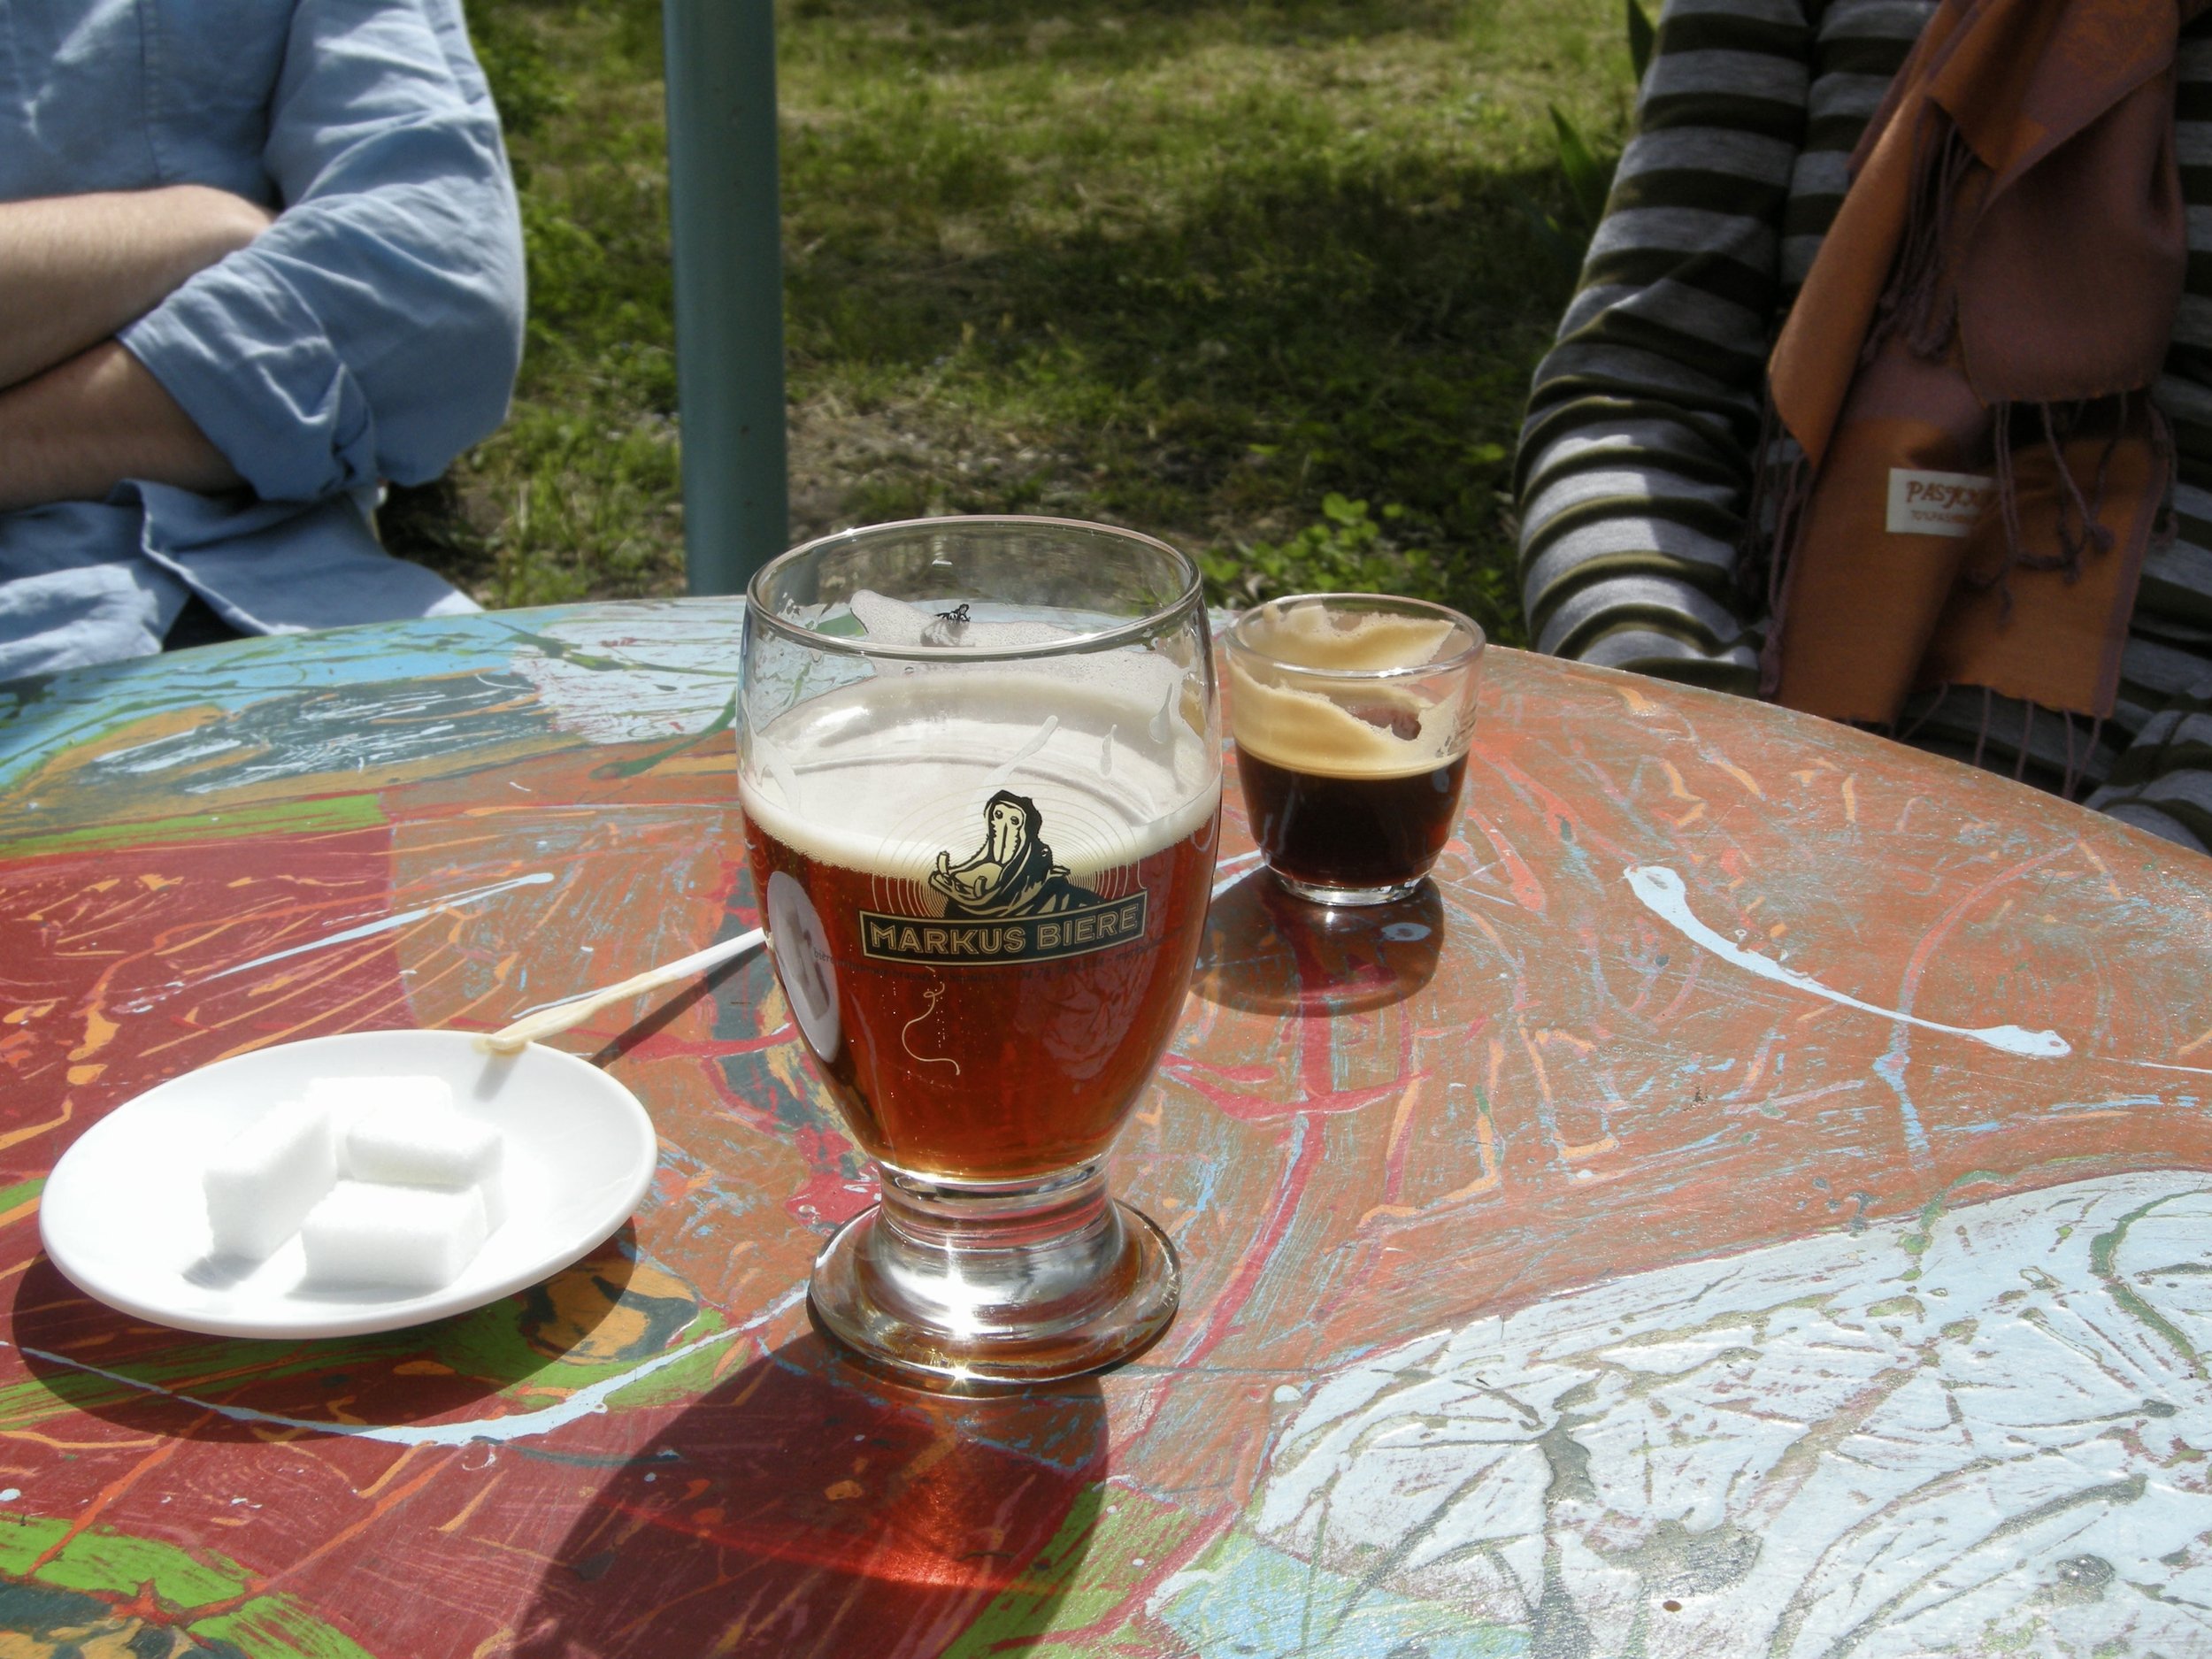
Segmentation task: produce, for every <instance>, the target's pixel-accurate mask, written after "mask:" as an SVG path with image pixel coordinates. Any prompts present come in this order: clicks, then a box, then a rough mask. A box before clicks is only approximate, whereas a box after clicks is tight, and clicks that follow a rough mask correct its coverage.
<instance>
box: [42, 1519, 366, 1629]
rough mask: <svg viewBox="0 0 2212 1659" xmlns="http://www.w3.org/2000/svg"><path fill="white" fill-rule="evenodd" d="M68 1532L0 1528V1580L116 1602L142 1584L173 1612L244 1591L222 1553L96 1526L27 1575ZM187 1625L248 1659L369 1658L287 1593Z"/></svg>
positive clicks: (241, 1572)
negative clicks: (189, 1549) (188, 1549)
mask: <svg viewBox="0 0 2212 1659" xmlns="http://www.w3.org/2000/svg"><path fill="white" fill-rule="evenodd" d="M68 1531H69V1524H68V1523H67V1522H66V1521H64V1520H61V1519H58V1518H51V1517H44V1516H26V1517H22V1518H21V1519H20V1520H19V1521H15V1522H9V1523H0V1579H4V1578H13V1579H15V1580H17V1581H18V1582H27V1583H32V1584H39V1585H44V1586H50V1587H52V1588H54V1589H57V1590H71V1591H75V1592H77V1593H79V1594H85V1595H90V1596H93V1597H96V1598H100V1599H108V1598H112V1599H115V1600H120V1601H129V1600H131V1599H132V1598H134V1597H135V1596H136V1595H137V1594H139V1592H140V1591H141V1590H142V1589H143V1588H145V1587H146V1586H149V1585H150V1586H152V1587H153V1593H154V1594H155V1596H156V1597H157V1599H158V1600H159V1601H161V1602H163V1603H164V1604H165V1606H167V1607H169V1608H173V1609H176V1610H177V1611H178V1612H180V1613H189V1612H191V1611H192V1609H195V1608H201V1607H206V1606H208V1605H209V1604H210V1603H211V1602H218V1601H229V1600H230V1599H231V1598H233V1597H234V1596H236V1595H238V1594H242V1592H243V1591H244V1590H245V1587H246V1583H247V1575H246V1571H245V1569H243V1568H242V1567H241V1566H240V1565H239V1564H238V1563H236V1562H234V1561H233V1560H231V1559H230V1558H229V1557H228V1556H227V1555H218V1554H215V1553H213V1552H210V1553H209V1554H207V1555H204V1556H195V1555H188V1554H187V1553H186V1552H185V1551H183V1550H181V1549H179V1548H176V1546H174V1545H173V1544H165V1543H160V1542H157V1541H156V1540H152V1539H147V1538H133V1537H131V1536H130V1535H129V1534H127V1533H124V1532H110V1531H108V1530H106V1529H105V1528H99V1527H96V1528H94V1529H93V1530H92V1531H90V1532H83V1533H81V1534H79V1535H78V1536H77V1537H75V1538H73V1539H70V1540H69V1542H68V1544H67V1545H66V1546H65V1547H64V1548H63V1549H62V1550H61V1552H60V1553H59V1554H58V1555H56V1556H55V1557H54V1559H53V1560H52V1561H50V1562H49V1563H46V1565H44V1566H43V1567H40V1568H38V1569H37V1570H36V1571H33V1566H32V1563H35V1562H36V1561H37V1560H38V1558H39V1557H40V1556H41V1555H43V1554H45V1553H46V1551H47V1550H49V1549H50V1548H53V1547H54V1546H55V1545H56V1544H58V1543H59V1542H60V1541H61V1540H62V1539H63V1538H64V1537H65V1536H67V1534H68ZM188 1628H189V1632H190V1633H191V1634H192V1635H193V1636H195V1637H196V1638H198V1639H199V1640H201V1641H203V1642H207V1643H229V1644H232V1645H233V1650H234V1651H236V1652H239V1653H242V1654H244V1655H248V1659H373V1655H370V1654H368V1653H367V1652H365V1650H364V1649H363V1648H361V1647H358V1646H357V1645H356V1644H355V1643H354V1642H352V1641H350V1640H348V1639H347V1638H346V1637H345V1636H343V1635H342V1634H340V1633H339V1632H337V1631H335V1630H333V1629H332V1628H331V1627H330V1626H329V1625H327V1624H324V1623H322V1622H321V1621H320V1620H319V1619H317V1618H316V1617H313V1616H312V1615H311V1614H310V1613H308V1612H306V1611H305V1610H304V1609H302V1608H301V1607H300V1606H299V1605H298V1604H297V1603H296V1602H295V1601H292V1600H291V1598H290V1597H288V1596H276V1595H265V1596H257V1597H256V1598H255V1599H254V1600H252V1601H248V1602H246V1603H244V1604H243V1605H242V1606H241V1607H238V1608H235V1609H233V1610H231V1611H230V1612H227V1613H220V1614H217V1615H215V1616H214V1617H210V1618H204V1619H201V1620H199V1621H198V1622H197V1623H196V1624H192V1625H190V1626H189V1627H188Z"/></svg>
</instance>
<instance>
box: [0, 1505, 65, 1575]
mask: <svg viewBox="0 0 2212 1659" xmlns="http://www.w3.org/2000/svg"><path fill="white" fill-rule="evenodd" d="M68 1531H69V1523H68V1522H66V1521H61V1520H48V1519H47V1518H46V1517H44V1516H42V1515H26V1516H22V1517H18V1518H16V1519H13V1520H9V1521H4V1522H0V1578H22V1577H23V1576H24V1575H25V1574H26V1573H27V1572H29V1571H30V1570H31V1563H33V1562H35V1561H36V1560H37V1559H38V1558H39V1557H40V1556H41V1555H44V1554H45V1553H46V1552H47V1551H48V1550H49V1549H50V1548H53V1547H54V1546H55V1545H56V1544H58V1543H59V1542H60V1541H61V1539H62V1535H63V1534H64V1533H65V1532H68Z"/></svg>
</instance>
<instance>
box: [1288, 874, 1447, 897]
mask: <svg viewBox="0 0 2212 1659" xmlns="http://www.w3.org/2000/svg"><path fill="white" fill-rule="evenodd" d="M1268 873H1269V874H1270V875H1272V876H1273V877H1274V878H1275V879H1276V880H1278V881H1279V882H1281V883H1282V885H1283V889H1284V891H1285V892H1287V893H1290V894H1293V895H1296V896H1297V897H1299V898H1302V899H1304V900H1305V901H1306V902H1309V903H1311V904H1394V903H1396V902H1398V901H1399V900H1400V899H1402V898H1407V897H1409V896H1410V895H1412V894H1414V893H1416V892H1417V891H1418V890H1419V889H1420V886H1421V884H1422V883H1423V882H1424V881H1425V880H1427V879H1428V878H1427V877H1426V876H1416V877H1414V878H1413V879H1412V880H1410V881H1392V882H1388V883H1386V885H1384V886H1382V887H1316V886H1314V884H1313V883H1312V882H1310V881H1294V880H1292V879H1290V877H1288V876H1286V875H1285V874H1284V873H1283V872H1281V871H1279V870H1271V871H1270V872H1268Z"/></svg>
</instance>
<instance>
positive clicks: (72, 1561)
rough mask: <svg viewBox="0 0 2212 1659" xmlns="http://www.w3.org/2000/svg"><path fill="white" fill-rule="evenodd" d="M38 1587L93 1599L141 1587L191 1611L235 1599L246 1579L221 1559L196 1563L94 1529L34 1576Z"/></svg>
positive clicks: (162, 1547)
mask: <svg viewBox="0 0 2212 1659" xmlns="http://www.w3.org/2000/svg"><path fill="white" fill-rule="evenodd" d="M32 1577H33V1578H36V1579H37V1580H38V1582H39V1583H41V1584H51V1585H58V1586H60V1587H61V1588H63V1589H65V1590H83V1591H86V1592H88V1593H89V1594H109V1595H122V1596H128V1595H133V1594H136V1593H137V1591H138V1588H139V1586H142V1585H146V1584H150V1585H152V1586H153V1587H154V1594H156V1595H157V1596H158V1597H160V1598H161V1600H162V1601H165V1602H167V1603H168V1604H169V1605H170V1606H171V1607H173V1608H179V1609H187V1610H188V1609H192V1608H196V1607H205V1606H206V1605H207V1604H208V1603H209V1602H210V1601H223V1600H225V1599H226V1598H227V1597H230V1596H234V1595H236V1594H238V1593H239V1592H240V1591H241V1590H243V1589H244V1588H245V1587H246V1575H245V1573H244V1571H242V1570H241V1569H240V1568H239V1566H238V1565H237V1563H234V1562H232V1561H229V1560H227V1559H226V1558H225V1557H223V1556H221V1555H211V1556H209V1557H208V1559H207V1560H205V1561H198V1560H195V1559H194V1558H193V1557H192V1556H190V1555H186V1554H185V1553H184V1551H182V1550H180V1549H179V1548H176V1547H175V1546H174V1545H173V1544H159V1543H156V1542H154V1541H153V1540H151V1539H145V1538H132V1537H130V1536H129V1535H127V1533H123V1532H107V1531H104V1530H98V1529H96V1530H95V1531H92V1532H83V1533H80V1534H79V1535H78V1536H77V1537H75V1538H73V1539H71V1540H69V1542H68V1544H67V1546H66V1547H65V1548H64V1549H63V1550H62V1552H61V1554H59V1555H57V1556H55V1557H54V1559H53V1560H51V1561H50V1562H48V1563H46V1565H44V1566H43V1567H41V1568H40V1569H39V1570H38V1571H36V1572H35V1573H34V1574H33V1575H32Z"/></svg>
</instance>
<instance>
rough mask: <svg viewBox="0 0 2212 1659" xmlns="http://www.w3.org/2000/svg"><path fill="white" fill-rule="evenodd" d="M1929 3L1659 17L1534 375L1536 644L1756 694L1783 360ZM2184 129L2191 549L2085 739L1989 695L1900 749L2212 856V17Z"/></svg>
mask: <svg viewBox="0 0 2212 1659" xmlns="http://www.w3.org/2000/svg"><path fill="white" fill-rule="evenodd" d="M1934 11H1935V7H1934V4H1932V0H1826V3H1825V4H1824V3H1823V0H1667V4H1665V7H1664V9H1663V13H1662V15H1661V19H1660V23H1659V35H1658V44H1657V49H1656V50H1655V53H1654V55H1653V58H1652V61H1651V65H1650V67H1649V69H1648V70H1647V73H1646V74H1645V77H1644V82H1643V86H1642V88H1641V89H1640V96H1639V98H1638V103H1637V128H1636V133H1635V135H1634V136H1633V137H1632V139H1631V140H1630V142H1629V144H1628V146H1627V149H1626V150H1625V151H1624V154H1623V156H1622V157H1621V165H1620V171H1619V173H1617V175H1616V177H1615V180H1614V183H1613V192H1612V196H1611V198H1610V199H1609V201H1608V203H1607V204H1606V211H1605V216H1604V219H1603V220H1602V221H1601V224H1600V225H1599V227H1598V231H1597V234H1596V237H1595V238H1594V241H1593V242H1592V243H1591V246H1590V251H1589V255H1588V257H1587V259H1586V263H1585V265H1584V266H1583V272H1582V280H1581V284H1580V286H1579V288H1578V290H1577V292H1576V294H1575V297H1574V300H1573V302H1572V303H1571V304H1570V305H1569V307H1568V309H1567V314H1566V316H1565V318H1564V319H1563V320H1562V322H1561V324H1560V328H1559V337H1558V341H1557V342H1556V344H1555V346H1554V347H1553V349H1552V350H1551V351H1550V353H1549V354H1548V356H1546V357H1545V358H1544V360H1543V362H1542V363H1541V364H1540V365H1539V366H1538V368H1537V371H1536V377H1535V383H1534V387H1533V389H1532V393H1531V396H1530V400H1529V410H1528V419H1527V421H1526V424H1525V426H1524V427H1523V429H1522V434H1521V449H1520V456H1519V460H1518V463H1517V479H1516V483H1517V490H1518V494H1519V502H1520V512H1521V588H1522V599H1523V603H1524V604H1525V607H1526V609H1527V615H1528V625H1529V633H1530V635H1531V637H1532V639H1533V640H1534V641H1536V644H1537V646H1538V649H1541V650H1545V651H1548V652H1552V653H1554V654H1555V655H1560V656H1566V657H1578V658H1580V659H1581V660H1583V661H1586V662H1593V663H1602V664H1608V665H1609V666H1612V667H1617V668H1629V669H1635V670H1639V671H1641V672H1646V673H1650V674H1656V675H1660V676H1663V677H1665V678H1668V679H1672V680H1684V681H1687V682H1689V683H1692V684H1696V685H1702V686H1711V687H1721V688H1724V689H1727V690H1732V691H1738V692H1742V693H1745V694H1747V695H1748V694H1751V693H1753V692H1754V691H1755V687H1756V683H1757V679H1758V654H1759V649H1760V646H1761V645H1762V643H1763V639H1764V633H1763V630H1764V624H1765V618H1763V617H1762V616H1760V615H1757V614H1755V612H1754V611H1751V610H1749V609H1748V608H1747V603H1746V601H1745V600H1744V599H1743V598H1742V596H1741V595H1740V590H1739V588H1738V586H1737V583H1736V578H1735V572H1736V563H1737V553H1736V545H1737V542H1738V541H1739V540H1740V534H1741V531H1742V526H1743V514H1744V511H1745V506H1746V503H1747V497H1748V495H1749V489H1750V480H1751V457H1752V450H1753V449H1754V447H1755V444H1756V442H1757V434H1758V426H1759V405H1760V396H1761V388H1762V382H1763V374H1764V371H1765V364H1766V357H1767V352H1768V350H1769V349H1770V345H1771V343H1772V341H1773V338H1774V334H1775V331H1776V329H1777V327H1778V324H1779V319H1780V318H1781V317H1782V316H1783V315H1784V314H1785V313H1786V311H1787V309H1788V307H1789V305H1790V303H1791V301H1792V300H1793V297H1794V296H1795V295H1796V292H1797V289H1798V288H1799V287H1800V285H1801V284H1802V283H1803V281H1804V280H1805V275H1806V273H1807V272H1809V270H1810V269H1811V268H1812V262H1813V256H1814V255H1815V254H1816V253H1817V252H1818V251H1819V249H1820V244H1821V240H1822V238H1823V237H1824V235H1825V234H1826V233H1827V230H1828V227H1829V225H1830V223H1831V222H1832V220H1833V219H1834V218H1835V214H1836V210H1837V208H1838V207H1839V205H1840V204H1841V203H1842V200H1843V193H1844V190H1845V188H1846V187H1847V184H1848V182H1849V178H1848V163H1849V158H1850V155H1851V151H1852V150H1853V148H1854V147H1855V145H1856V144H1857V142H1858V140H1859V134H1860V133H1861V132H1862V131H1863V129H1864V127H1865V126H1866V122H1867V120H1868V118H1869V117H1870V116H1871V115H1872V114H1873V113H1874V111H1875V108H1876V107H1877V105H1878V104H1880V102H1881V99H1882V95H1883V93H1884V92H1885V90H1886V88H1887V87H1888V85H1889V81H1890V78H1891V76H1893V74H1894V73H1896V72H1897V70H1898V68H1899V67H1900V66H1901V65H1902V64H1903V63H1904V60H1905V57H1906V54H1907V53H1908V52H1909V50H1911V47H1912V42H1913V41H1914V39H1915V38H1916V36H1917V35H1918V34H1919V32H1920V30H1921V28H1922V27H1923V26H1924V24H1925V23H1926V21H1927V19H1929V18H1930V17H1931V16H1932V15H1933V13H1934ZM2179 83H2180V84H2179V89H2178V93H2177V108H2176V134H2177V148H2178V150H2179V155H2180V161H2181V180H2182V195H2183V197H2184V199H2185V203H2186V204H2187V206H2188V234H2189V252H2190V259H2189V273H2188V280H2187V289H2186V292H2185V296H2184V297H2183V300H2182V303H2181V311H2180V315H2179V316H2178V318H2177V319H2176V323H2175V327H2174V338H2173V343H2172V346H2171V348H2170V351H2169V353H2168V357H2167V361H2166V367H2165V373H2164V374H2163V376H2162V378H2161V379H2160V380H2159V382H2158V384H2157V386H2156V388H2154V396H2155V397H2156V399H2157V401H2158V403H2159V404H2160V406H2161V407H2162V409H2163V410H2164V411H2165V412H2166V414H2167V416H2168V418H2169V419H2170V420H2171V421H2172V423H2173V427H2174V433H2175V437H2176V440H2177V447H2178V449H2179V452H2180V465H2179V469H2178V479H2177V487H2176V495H2175V505H2176V508H2177V514H2178V518H2179V525H2180V534H2179V535H2178V536H2177V538H2176V539H2175V541H2173V543H2172V544H2171V545H2170V546H2168V547H2166V548H2164V549H2154V551H2153V553H2152V555H2151V557H2150V558H2149V560H2148V561H2147V564H2146V565H2145V569H2144V576H2143V585H2142V589H2141V592H2140V594H2139V596H2138V598H2137V601H2136V607H2135V612H2134V615H2133V618H2132V619H2131V626H2130V631H2129V639H2128V644H2127V647H2126V650H2125V653H2124V657H2123V660H2122V665H2121V685H2120V694H2119V702H2118V704H2117V706H2116V708H2115V710H2114V711H2113V714H2112V717H2111V718H2109V719H2108V720H2107V721H2105V722H2103V724H2102V726H2101V727H2100V728H2099V729H2098V731H2097V733H2096V734H2095V741H2094V742H2093V744H2092V741H2091V733H2090V731H2089V729H2088V727H2087V726H2086V725H2085V723H2081V722H2069V721H2066V720H2064V719H2062V718H2059V717H2057V716H2054V715H2051V714H2049V713H2048V712H2047V711H2041V718H2038V715H2039V711H2038V710H2035V709H2033V708H2032V707H2029V706H2028V705H2024V704H2022V703H2016V702H2013V701H2012V700H2010V699H2008V698H2002V697H1994V696H1989V697H1985V695H1983V694H1982V693H1980V692H1978V691H1972V692H1969V691H1960V690H1954V691H1952V692H1951V693H1949V694H1948V695H1929V696H1924V697H1921V698H1918V699H1916V701H1915V703H1913V704H1912V705H1910V706H1909V707H1908V709H1907V710H1906V714H1905V718H1904V719H1903V720H1901V722H1900V735H1901V736H1903V737H1905V738H1906V739H1907V741H1911V742H1913V743H1916V744H1917V745H1918V746H1920V747H1922V748H1925V749H1934V750H1937V751H1939V752H1940V753H1944V754H1948V755H1952V756H1955V757H1957V758H1959V759H1962V760H1968V761H1971V762H1975V763H1976V764H1982V765H1985V766H1988V767H1991V768H1993V769H1997V770H2001V771H2004V772H2008V773H2010V774H2011V775H2013V776H2016V777H2024V778H2026V779H2027V780H2030V781H2032V782H2036V783H2039V784H2040V785H2042V786H2043V787H2047V788H2056V787H2059V785H2060V783H2061V780H2062V779H2063V778H2066V777H2068V776H2072V777H2075V778H2078V779H2080V780H2082V781H2081V782H2080V783H2079V785H2078V787H2077V788H2076V790H2075V793H2076V794H2077V795H2085V796H2086V798H2087V803H2088V804H2089V805H2091V806H2093V807H2097V808H2099V809H2101V810H2105V811H2108V812H2110V813H2112V814H2113V815H2114V816H2115V817H2117V818H2124V819H2126V820H2127V821H2128V822H2130V823H2132V824H2135V825H2137V826H2140V827H2142V828H2144V829H2147V830H2149V831H2151V832H2152V833H2154V834H2159V835H2162V836H2165V837H2166V838H2168V839H2169V840H2171V841H2178V842H2181V843H2182V844H2184V845H2186V846H2193V847H2196V848H2199V849H2212V13H2208V14H2207V15H2206V16H2205V17H2203V18H2200V19H2198V21H2197V22H2196V23H2194V24H2193V25H2192V26H2191V27H2189V29H2188V30H2187V31H2186V32H2185V35H2184V37H2183V40H2182V44H2181V52H2180V64H2179Z"/></svg>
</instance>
